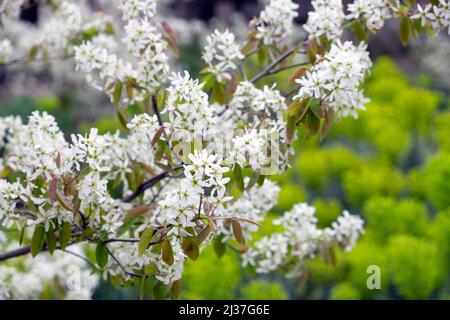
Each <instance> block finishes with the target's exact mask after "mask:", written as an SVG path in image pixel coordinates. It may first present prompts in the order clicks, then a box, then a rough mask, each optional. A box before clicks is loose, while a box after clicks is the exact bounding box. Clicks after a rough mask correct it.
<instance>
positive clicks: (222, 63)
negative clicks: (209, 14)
mask: <svg viewBox="0 0 450 320" xmlns="http://www.w3.org/2000/svg"><path fill="white" fill-rule="evenodd" d="M206 40H207V44H206V46H205V48H204V51H203V55H202V58H203V60H204V61H205V62H206V63H207V64H208V66H209V68H208V71H209V72H211V73H212V74H214V75H215V76H216V78H217V81H219V82H222V81H224V80H230V79H231V72H232V71H234V70H236V69H237V64H236V63H238V62H239V60H242V59H243V58H244V55H243V54H242V53H241V51H240V49H239V46H238V45H237V44H236V43H235V37H234V35H233V34H232V33H230V32H229V31H228V30H225V32H220V31H219V30H217V29H216V30H215V31H214V33H213V34H211V35H209V36H208V37H207V38H206Z"/></svg>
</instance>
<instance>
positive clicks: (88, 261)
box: [62, 249, 100, 271]
mask: <svg viewBox="0 0 450 320" xmlns="http://www.w3.org/2000/svg"><path fill="white" fill-rule="evenodd" d="M62 251H64V252H65V253H68V254H71V255H73V256H75V257H78V258H80V259H81V260H83V261H84V262H86V263H87V264H89V265H90V266H91V267H92V268H94V269H95V270H98V271H100V269H99V268H98V267H97V266H96V265H95V264H94V263H92V261H90V260H89V259H87V258H86V257H83V256H82V255H81V254H78V253H76V252H73V251H70V250H67V249H64V250H62Z"/></svg>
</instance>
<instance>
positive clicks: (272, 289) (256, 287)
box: [241, 280, 289, 300]
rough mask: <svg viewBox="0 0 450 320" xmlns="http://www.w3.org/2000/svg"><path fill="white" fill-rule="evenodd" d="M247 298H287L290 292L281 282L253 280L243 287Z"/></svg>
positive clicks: (242, 290)
mask: <svg viewBox="0 0 450 320" xmlns="http://www.w3.org/2000/svg"><path fill="white" fill-rule="evenodd" d="M241 295H242V299H245V300H287V299H288V298H289V296H288V294H287V293H286V291H285V290H284V288H283V286H282V285H281V284H280V283H279V282H269V281H263V280H253V281H251V282H250V283H248V284H246V285H245V286H244V287H243V288H242V289H241Z"/></svg>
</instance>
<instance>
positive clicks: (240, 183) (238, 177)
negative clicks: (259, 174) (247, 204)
mask: <svg viewBox="0 0 450 320" xmlns="http://www.w3.org/2000/svg"><path fill="white" fill-rule="evenodd" d="M233 173H234V179H235V181H236V186H237V188H238V189H239V190H240V191H241V192H244V189H245V186H244V178H243V176H242V170H241V167H240V166H239V165H238V164H235V165H234V170H233Z"/></svg>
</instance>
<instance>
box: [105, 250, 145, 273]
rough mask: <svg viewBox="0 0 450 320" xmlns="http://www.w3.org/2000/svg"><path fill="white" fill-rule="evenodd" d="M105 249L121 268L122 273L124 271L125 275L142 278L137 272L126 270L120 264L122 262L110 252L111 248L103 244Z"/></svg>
mask: <svg viewBox="0 0 450 320" xmlns="http://www.w3.org/2000/svg"><path fill="white" fill-rule="evenodd" d="M105 249H106V252H108V254H109V255H110V256H111V258H112V259H113V260H114V261H115V262H116V263H117V265H118V266H119V268H120V269H122V271H123V273H125V275H126V276H129V277H137V278H142V276H141V275H139V274H136V273H132V272H128V271H127V270H126V269H125V267H124V266H123V265H122V263H120V261H119V259H117V258H116V256H115V255H114V254H113V253H112V252H111V250H110V249H109V248H108V246H105Z"/></svg>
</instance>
